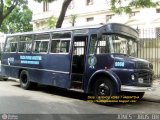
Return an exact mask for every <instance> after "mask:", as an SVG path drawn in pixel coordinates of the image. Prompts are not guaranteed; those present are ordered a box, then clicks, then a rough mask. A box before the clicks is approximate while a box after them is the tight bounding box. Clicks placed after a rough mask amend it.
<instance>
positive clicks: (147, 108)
mask: <svg viewBox="0 0 160 120" xmlns="http://www.w3.org/2000/svg"><path fill="white" fill-rule="evenodd" d="M86 98H87V95H85V94H82V93H77V92H71V91H64V90H59V89H56V88H53V87H38V88H36V89H35V90H23V89H21V88H20V86H19V83H18V82H14V81H0V114H3V113H10V114H12V113H13V114H109V113H111V114H114V113H116V114H122V113H130V114H134V113H146V114H147V113H158V112H159V113H160V102H158V101H156V102H153V101H147V99H144V100H142V101H139V102H137V103H127V104H115V105H113V106H105V105H99V104H95V103H89V102H86Z"/></svg>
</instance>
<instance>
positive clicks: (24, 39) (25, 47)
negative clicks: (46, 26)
mask: <svg viewBox="0 0 160 120" xmlns="http://www.w3.org/2000/svg"><path fill="white" fill-rule="evenodd" d="M18 46H19V52H31V47H32V35H27V36H20V41H19V45H18Z"/></svg>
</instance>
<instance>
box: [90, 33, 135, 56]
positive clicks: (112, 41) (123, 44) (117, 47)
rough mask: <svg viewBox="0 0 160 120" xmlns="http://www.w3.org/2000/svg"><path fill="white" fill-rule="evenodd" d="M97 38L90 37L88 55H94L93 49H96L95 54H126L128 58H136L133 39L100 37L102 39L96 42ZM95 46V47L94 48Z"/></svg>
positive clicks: (116, 36)
mask: <svg viewBox="0 0 160 120" xmlns="http://www.w3.org/2000/svg"><path fill="white" fill-rule="evenodd" d="M96 41H97V36H95V35H94V36H92V37H91V45H90V53H92V54H93V53H94V47H95V48H96V54H104V53H113V54H114V53H116V54H127V55H129V56H133V57H137V42H136V40H134V39H131V38H129V37H125V36H121V35H115V34H112V35H106V34H103V35H102V39H101V40H99V41H97V42H98V44H97V42H96ZM96 46H97V47H96Z"/></svg>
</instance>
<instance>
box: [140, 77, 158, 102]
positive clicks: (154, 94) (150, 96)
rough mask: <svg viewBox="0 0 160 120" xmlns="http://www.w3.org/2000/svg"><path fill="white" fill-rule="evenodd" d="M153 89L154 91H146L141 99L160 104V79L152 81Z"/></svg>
mask: <svg viewBox="0 0 160 120" xmlns="http://www.w3.org/2000/svg"><path fill="white" fill-rule="evenodd" d="M153 87H155V88H156V89H155V91H147V92H146V93H145V95H144V97H143V98H142V99H143V100H145V101H150V102H158V103H160V79H156V80H154V83H153Z"/></svg>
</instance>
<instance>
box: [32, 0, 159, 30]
mask: <svg viewBox="0 0 160 120" xmlns="http://www.w3.org/2000/svg"><path fill="white" fill-rule="evenodd" d="M35 1H38V2H42V1H47V2H53V1H55V0H35ZM71 1H72V0H64V1H63V3H62V7H61V12H60V15H59V17H58V20H57V24H56V28H60V27H61V26H62V23H63V20H64V17H65V14H66V11H67V8H68V6H69V4H70V3H71ZM153 1H154V0H108V3H111V4H110V6H111V10H112V11H113V12H115V13H122V12H126V13H131V11H132V9H133V8H144V7H147V8H149V7H155V6H156V5H158V2H153ZM124 2H125V3H126V4H125V5H124V4H123V3H124ZM108 5H109V4H108Z"/></svg>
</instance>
